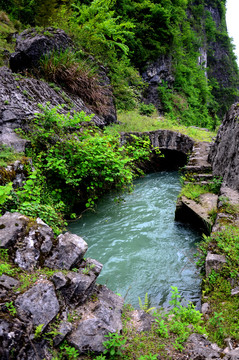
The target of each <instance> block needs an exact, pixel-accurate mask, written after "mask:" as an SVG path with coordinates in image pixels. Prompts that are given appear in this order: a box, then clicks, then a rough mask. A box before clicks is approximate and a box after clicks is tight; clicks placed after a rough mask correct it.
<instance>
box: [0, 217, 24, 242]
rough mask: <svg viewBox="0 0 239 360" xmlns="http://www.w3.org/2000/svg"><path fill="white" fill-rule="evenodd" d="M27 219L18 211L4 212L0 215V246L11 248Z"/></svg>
mask: <svg viewBox="0 0 239 360" xmlns="http://www.w3.org/2000/svg"><path fill="white" fill-rule="evenodd" d="M28 221H29V219H28V218H27V217H26V216H24V215H21V214H19V213H9V212H7V213H5V214H4V215H3V216H2V217H0V248H1V249H9V248H12V247H13V246H14V245H15V243H16V241H17V239H18V237H19V236H20V234H21V232H22V231H23V229H24V228H25V226H26V224H27V222H28Z"/></svg>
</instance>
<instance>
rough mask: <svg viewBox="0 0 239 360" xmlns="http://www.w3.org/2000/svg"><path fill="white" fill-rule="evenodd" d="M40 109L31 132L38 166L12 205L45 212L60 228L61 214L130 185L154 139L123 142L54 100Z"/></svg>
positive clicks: (32, 153) (48, 220)
mask: <svg viewBox="0 0 239 360" xmlns="http://www.w3.org/2000/svg"><path fill="white" fill-rule="evenodd" d="M41 109H42V111H43V113H39V114H37V115H36V117H35V119H34V120H33V122H32V124H31V129H30V132H29V133H28V134H27V136H28V139H29V140H30V141H31V148H29V150H28V151H29V153H28V155H29V156H31V157H32V158H33V162H34V168H35V171H34V172H33V173H31V174H30V175H29V176H28V178H27V180H26V181H25V184H24V186H23V187H22V188H20V189H17V190H16V191H15V195H16V197H15V198H14V199H15V200H14V201H15V202H14V204H13V205H12V207H11V209H12V210H17V211H20V212H22V213H23V214H25V215H27V216H30V217H33V218H35V217H40V218H41V219H42V220H43V221H45V222H46V223H47V224H49V225H50V226H51V227H52V228H53V230H54V232H55V233H56V234H58V233H59V231H60V230H59V228H62V227H64V225H65V223H64V221H63V219H62V214H68V215H69V216H70V215H71V213H72V210H73V208H74V206H79V204H81V206H82V205H84V206H85V207H86V208H90V207H94V205H95V202H96V201H97V199H98V197H99V195H102V194H104V193H105V192H106V191H109V190H110V189H117V190H129V189H131V188H132V181H133V179H134V177H135V176H136V175H137V173H138V171H139V170H138V168H137V166H136V163H137V162H140V161H142V160H146V159H147V158H148V156H149V154H150V151H151V147H150V141H149V139H146V138H138V137H136V136H134V135H132V138H131V141H130V143H129V144H126V145H125V146H120V143H119V135H111V134H109V133H108V132H107V131H105V132H102V131H100V130H99V129H97V128H96V127H94V126H93V125H92V124H91V118H92V116H87V115H86V114H85V113H83V112H81V113H75V114H74V115H73V116H70V114H66V115H61V114H59V113H58V112H57V111H58V110H59V107H58V108H52V109H50V106H49V104H48V105H47V106H46V107H41ZM9 191H10V188H9ZM6 196H7V195H6ZM6 196H5V197H6Z"/></svg>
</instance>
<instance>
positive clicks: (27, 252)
mask: <svg viewBox="0 0 239 360" xmlns="http://www.w3.org/2000/svg"><path fill="white" fill-rule="evenodd" d="M53 239H54V234H53V231H52V229H51V228H50V227H49V226H48V225H47V224H45V223H44V222H43V221H42V220H41V219H39V218H38V219H37V220H36V223H35V224H33V226H32V227H31V228H30V229H29V231H28V235H27V236H24V237H23V239H22V241H21V246H20V247H18V249H17V251H16V256H15V263H16V264H17V265H18V266H19V267H20V268H22V269H24V270H33V269H34V268H35V267H36V266H38V265H39V261H40V258H41V256H46V255H47V254H49V252H50V250H51V248H52V241H53Z"/></svg>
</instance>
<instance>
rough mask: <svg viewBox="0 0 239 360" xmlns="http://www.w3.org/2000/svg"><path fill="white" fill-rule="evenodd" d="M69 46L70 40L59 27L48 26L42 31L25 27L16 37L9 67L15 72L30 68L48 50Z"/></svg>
mask: <svg viewBox="0 0 239 360" xmlns="http://www.w3.org/2000/svg"><path fill="white" fill-rule="evenodd" d="M49 30H50V31H49ZM71 46H73V44H72V40H71V39H70V38H69V36H68V35H66V33H65V32H64V31H63V30H61V29H53V28H49V29H48V30H47V29H46V31H44V32H43V33H41V32H37V31H36V30H35V29H27V30H25V31H23V32H22V33H21V34H18V35H17V37H16V48H15V53H13V54H12V55H11V56H10V61H9V63H10V68H11V69H12V71H13V72H15V73H16V72H21V71H23V70H27V69H31V68H32V67H34V66H37V63H38V61H39V60H40V58H41V57H42V56H44V55H45V54H47V53H49V52H50V51H53V50H57V51H64V50H66V49H67V48H69V47H71Z"/></svg>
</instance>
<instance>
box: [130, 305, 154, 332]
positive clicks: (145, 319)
mask: <svg viewBox="0 0 239 360" xmlns="http://www.w3.org/2000/svg"><path fill="white" fill-rule="evenodd" d="M129 316H130V318H131V324H132V327H133V328H134V330H136V331H138V332H141V331H149V330H150V329H151V327H152V323H153V322H154V318H153V317H152V316H151V315H150V314H149V313H146V312H145V311H143V310H134V311H133V312H132V313H130V315H129ZM129 326H130V325H129Z"/></svg>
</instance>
